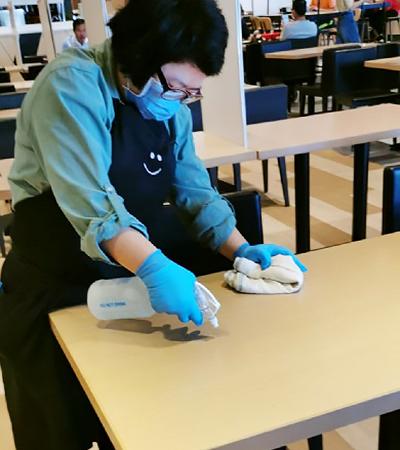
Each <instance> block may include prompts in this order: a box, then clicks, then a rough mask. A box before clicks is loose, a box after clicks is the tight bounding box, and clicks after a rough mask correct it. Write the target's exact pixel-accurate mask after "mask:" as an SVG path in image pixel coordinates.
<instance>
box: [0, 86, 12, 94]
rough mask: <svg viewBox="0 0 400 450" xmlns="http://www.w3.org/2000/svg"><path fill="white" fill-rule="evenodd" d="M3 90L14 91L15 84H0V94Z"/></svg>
mask: <svg viewBox="0 0 400 450" xmlns="http://www.w3.org/2000/svg"><path fill="white" fill-rule="evenodd" d="M5 92H15V86H14V85H13V84H4V85H0V94H3V93H5Z"/></svg>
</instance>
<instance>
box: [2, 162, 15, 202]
mask: <svg viewBox="0 0 400 450" xmlns="http://www.w3.org/2000/svg"><path fill="white" fill-rule="evenodd" d="M13 162H14V158H10V159H0V200H10V199H11V189H10V185H9V183H8V174H9V173H10V170H11V166H12V164H13Z"/></svg>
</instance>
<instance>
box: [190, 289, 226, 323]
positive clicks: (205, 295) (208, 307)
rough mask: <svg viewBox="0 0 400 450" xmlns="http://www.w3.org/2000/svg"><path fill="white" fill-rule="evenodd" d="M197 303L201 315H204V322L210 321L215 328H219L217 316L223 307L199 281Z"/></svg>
mask: <svg viewBox="0 0 400 450" xmlns="http://www.w3.org/2000/svg"><path fill="white" fill-rule="evenodd" d="M196 301H197V304H198V305H199V308H200V311H201V313H202V314H203V319H204V322H205V321H206V320H208V321H209V322H210V324H211V325H212V326H213V327H214V328H218V327H219V322H218V319H217V317H216V315H217V312H218V310H219V308H220V307H221V305H220V303H219V301H218V300H217V299H216V298H215V297H214V295H213V294H212V293H211V292H210V291H209V290H208V289H207V288H206V287H205V286H203V285H202V284H201V283H199V282H197V281H196Z"/></svg>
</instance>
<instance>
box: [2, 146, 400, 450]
mask: <svg viewBox="0 0 400 450" xmlns="http://www.w3.org/2000/svg"><path fill="white" fill-rule="evenodd" d="M371 153H372V162H371V164H370V171H369V198H368V231H367V232H368V237H372V236H377V235H379V234H380V226H381V206H382V173H383V166H382V163H395V162H398V163H400V155H399V154H396V153H393V152H389V151H388V148H387V147H384V146H382V145H379V144H378V145H375V146H374V149H373V150H372V152H371ZM374 161H375V162H374ZM287 167H288V177H289V186H290V197H291V206H290V207H287V208H286V207H284V206H283V203H282V190H281V184H280V179H279V175H278V169H277V164H276V160H271V161H270V189H269V193H268V195H263V204H264V207H263V221H264V235H265V241H266V242H275V243H277V244H281V245H286V246H288V247H290V248H291V249H293V250H294V242H295V235H294V207H293V205H294V191H293V179H294V173H293V159H292V158H288V159H287ZM352 167H353V161H352V157H351V154H350V152H349V150H348V149H343V151H341V152H334V151H330V150H328V151H325V152H320V153H317V154H314V155H311V197H312V198H311V235H312V241H311V244H312V248H313V249H316V248H320V247H325V246H330V245H336V244H341V243H345V242H349V241H350V232H351V219H352V215H351V209H352V180H353V169H352ZM221 175H222V176H223V177H224V176H226V177H229V176H230V167H226V168H222V170H221ZM242 178H243V183H244V188H255V189H258V190H260V191H262V175H261V163H260V162H256V161H254V162H251V163H247V164H244V165H243V167H242ZM1 388H2V386H1V384H0V450H14V446H13V443H12V438H11V431H10V425H9V421H8V417H7V414H6V408H5V401H4V396H3V395H2V390H1ZM356 427H357V426H356ZM356 427H354V426H353V427H352V426H350V427H347V428H346V429H345V430H344V431H343V432H342V433H341V434H342V435H344V436H356V435H357V434H358V436H359V435H360V428H356ZM367 428H368V433H364V434H363V436H362V439H364V440H363V441H362V442H363V444H362V445H361V444H360V445H357V446H356V447H354V446H349V445H348V444H347V443H346V441H344V440H343V439H342V438H341V436H340V435H339V434H338V433H337V432H331V433H327V434H326V435H325V449H326V450H352V449H353V450H374V449H376V421H375V422H373V423H371V422H368V424H367ZM361 431H362V430H361ZM355 439H356V441H357V442H361V440H362V439H361V438H360V437H357V436H356V438H355ZM306 448H307V446H306V443H305V442H300V443H296V444H293V445H291V446H290V449H291V450H306ZM55 450H56V449H55Z"/></svg>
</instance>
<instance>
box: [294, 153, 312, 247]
mask: <svg viewBox="0 0 400 450" xmlns="http://www.w3.org/2000/svg"><path fill="white" fill-rule="evenodd" d="M294 173H295V198H296V251H297V253H305V252H308V251H309V250H310V155H309V153H303V154H301V155H295V157H294Z"/></svg>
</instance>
